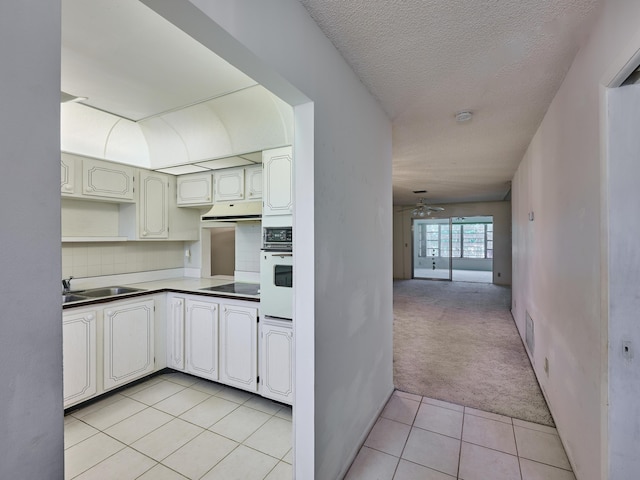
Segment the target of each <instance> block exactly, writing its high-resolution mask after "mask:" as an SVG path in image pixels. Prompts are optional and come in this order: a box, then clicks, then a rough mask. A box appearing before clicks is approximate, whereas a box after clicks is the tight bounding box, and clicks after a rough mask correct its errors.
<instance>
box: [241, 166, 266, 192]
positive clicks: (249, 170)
mask: <svg viewBox="0 0 640 480" xmlns="http://www.w3.org/2000/svg"><path fill="white" fill-rule="evenodd" d="M244 183H245V186H244V192H245V199H246V200H259V199H261V198H262V165H254V166H252V167H245V169H244Z"/></svg>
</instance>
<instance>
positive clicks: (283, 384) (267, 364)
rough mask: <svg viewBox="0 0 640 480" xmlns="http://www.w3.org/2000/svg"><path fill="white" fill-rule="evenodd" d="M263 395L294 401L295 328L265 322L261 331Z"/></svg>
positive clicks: (288, 401) (286, 401)
mask: <svg viewBox="0 0 640 480" xmlns="http://www.w3.org/2000/svg"><path fill="white" fill-rule="evenodd" d="M260 382H261V384H262V389H261V395H262V396H263V397H268V398H272V399H274V400H278V401H280V402H284V403H288V404H291V403H292V402H293V329H292V328H291V326H289V325H287V326H285V325H284V324H283V325H270V324H268V323H263V324H262V326H261V332H260Z"/></svg>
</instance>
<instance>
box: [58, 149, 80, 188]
mask: <svg viewBox="0 0 640 480" xmlns="http://www.w3.org/2000/svg"><path fill="white" fill-rule="evenodd" d="M60 192H61V193H62V194H63V195H73V194H74V193H76V192H77V189H76V159H75V158H74V157H69V156H67V157H65V156H63V157H62V158H61V159H60Z"/></svg>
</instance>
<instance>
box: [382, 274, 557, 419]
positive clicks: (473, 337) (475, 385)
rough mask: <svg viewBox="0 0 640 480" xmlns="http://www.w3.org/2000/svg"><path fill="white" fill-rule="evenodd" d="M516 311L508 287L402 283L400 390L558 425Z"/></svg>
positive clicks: (397, 322) (396, 307)
mask: <svg viewBox="0 0 640 480" xmlns="http://www.w3.org/2000/svg"><path fill="white" fill-rule="evenodd" d="M510 305H511V289H510V288H509V287H503V286H498V285H492V284H481V283H468V282H443V281H433V280H398V281H395V282H394V302H393V313H394V328H393V334H394V339H393V347H394V352H393V357H394V360H393V364H394V383H395V386H396V388H397V389H399V390H403V391H405V392H409V393H415V394H418V395H423V396H428V397H431V398H436V399H438V400H445V401H448V402H453V403H457V404H460V405H464V406H467V407H473V408H477V409H481V410H486V411H489V412H494V413H499V414H501V415H507V416H509V417H514V418H519V419H522V420H527V421H530V422H535V423H541V424H543V425H551V426H553V425H554V423H553V418H552V417H551V414H550V412H549V409H548V408H547V404H546V402H545V400H544V397H543V396H542V392H541V391H540V387H539V385H538V382H537V380H536V377H535V375H534V373H533V369H532V367H531V364H530V363H529V358H528V357H527V354H526V352H525V349H524V345H523V344H522V341H521V340H520V336H519V334H518V331H517V329H516V326H515V323H514V321H513V318H512V317H511V312H510V311H509V309H510Z"/></svg>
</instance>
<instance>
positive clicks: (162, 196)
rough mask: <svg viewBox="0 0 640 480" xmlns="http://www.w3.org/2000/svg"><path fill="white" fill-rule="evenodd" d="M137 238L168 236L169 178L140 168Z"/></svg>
mask: <svg viewBox="0 0 640 480" xmlns="http://www.w3.org/2000/svg"><path fill="white" fill-rule="evenodd" d="M138 207H139V209H140V217H139V223H138V236H139V238H142V239H145V238H169V179H168V178H167V176H166V175H163V174H161V173H155V172H149V171H146V170H140V201H139V205H138Z"/></svg>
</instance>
